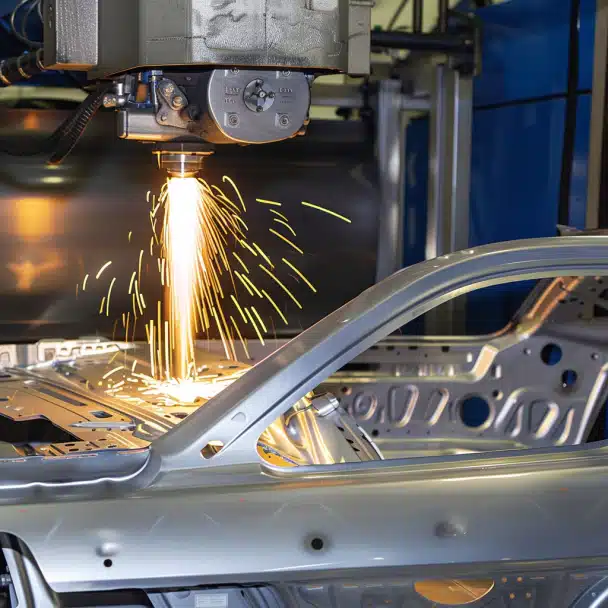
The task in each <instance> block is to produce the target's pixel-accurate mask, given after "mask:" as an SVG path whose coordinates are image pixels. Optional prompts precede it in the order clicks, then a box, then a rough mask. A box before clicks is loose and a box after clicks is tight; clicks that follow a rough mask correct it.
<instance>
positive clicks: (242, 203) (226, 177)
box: [222, 175, 247, 211]
mask: <svg viewBox="0 0 608 608" xmlns="http://www.w3.org/2000/svg"><path fill="white" fill-rule="evenodd" d="M222 181H223V182H228V183H229V184H230V185H231V186H232V187H233V188H234V191H235V192H236V195H237V196H238V197H239V201H241V206H242V207H243V211H247V207H245V203H244V202H243V197H242V196H241V193H240V192H239V189H238V188H237V187H236V184H235V183H234V182H233V181H232V180H231V179H230V178H229V177H228V176H227V175H224V176H222Z"/></svg>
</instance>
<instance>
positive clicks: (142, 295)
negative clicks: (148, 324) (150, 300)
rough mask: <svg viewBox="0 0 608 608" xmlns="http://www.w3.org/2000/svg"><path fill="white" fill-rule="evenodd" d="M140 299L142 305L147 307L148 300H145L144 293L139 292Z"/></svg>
mask: <svg viewBox="0 0 608 608" xmlns="http://www.w3.org/2000/svg"><path fill="white" fill-rule="evenodd" d="M139 299H140V300H141V305H142V306H143V307H144V308H145V307H146V301H145V300H144V294H143V293H141V292H140V294H139Z"/></svg>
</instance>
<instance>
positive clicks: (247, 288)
mask: <svg viewBox="0 0 608 608" xmlns="http://www.w3.org/2000/svg"><path fill="white" fill-rule="evenodd" d="M234 274H235V275H236V276H237V277H238V278H239V280H240V281H241V283H242V284H243V286H244V287H245V289H246V290H247V291H248V292H249V295H250V296H252V295H253V291H251V288H250V287H249V285H247V283H246V282H245V279H244V277H243V275H242V274H241V273H240V272H239V271H238V270H235V271H234Z"/></svg>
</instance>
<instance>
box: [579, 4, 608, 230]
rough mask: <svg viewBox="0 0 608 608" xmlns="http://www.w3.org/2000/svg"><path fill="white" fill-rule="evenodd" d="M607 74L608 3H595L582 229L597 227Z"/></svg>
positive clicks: (604, 160) (602, 162) (602, 159)
mask: <svg viewBox="0 0 608 608" xmlns="http://www.w3.org/2000/svg"><path fill="white" fill-rule="evenodd" d="M607 72H608V0H597V3H596V8H595V47H594V51H593V92H592V95H591V122H590V132H589V156H588V160H587V163H588V165H587V210H586V214H585V227H586V228H588V229H593V228H597V227H598V219H599V217H598V216H599V209H600V185H601V181H602V167H603V166H604V165H605V163H606V159H605V158H604V154H603V153H602V149H603V142H604V140H605V129H606V125H605V120H604V117H605V115H606V74H607Z"/></svg>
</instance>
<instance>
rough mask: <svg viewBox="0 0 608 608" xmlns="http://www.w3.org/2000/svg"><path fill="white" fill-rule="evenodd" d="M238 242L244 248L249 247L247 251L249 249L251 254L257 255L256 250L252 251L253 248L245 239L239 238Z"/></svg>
mask: <svg viewBox="0 0 608 608" xmlns="http://www.w3.org/2000/svg"><path fill="white" fill-rule="evenodd" d="M239 243H240V244H241V245H242V246H243V247H245V248H247V249H249V251H251V253H253V255H254V256H255V257H256V258H257V257H258V254H257V252H256V251H254V250H253V249H252V248H251V246H250V245H249V243H248V242H247V241H243V240H240V241H239Z"/></svg>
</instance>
